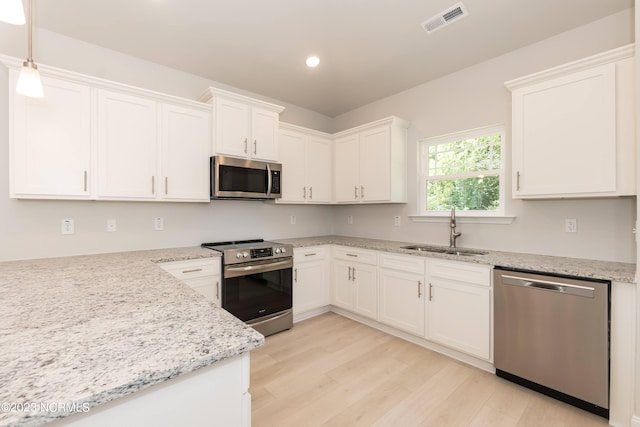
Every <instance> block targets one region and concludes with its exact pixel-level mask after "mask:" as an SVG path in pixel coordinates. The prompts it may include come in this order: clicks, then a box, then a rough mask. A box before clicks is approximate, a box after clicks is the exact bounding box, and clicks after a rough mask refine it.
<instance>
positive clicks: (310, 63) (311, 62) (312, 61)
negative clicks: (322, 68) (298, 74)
mask: <svg viewBox="0 0 640 427" xmlns="http://www.w3.org/2000/svg"><path fill="white" fill-rule="evenodd" d="M319 63H320V58H318V57H317V56H310V57H308V58H307V67H311V68H313V67H317V66H318V64H319Z"/></svg>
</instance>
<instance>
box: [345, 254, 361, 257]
mask: <svg viewBox="0 0 640 427" xmlns="http://www.w3.org/2000/svg"><path fill="white" fill-rule="evenodd" d="M346 255H347V256H352V257H354V258H358V255H357V254H346Z"/></svg>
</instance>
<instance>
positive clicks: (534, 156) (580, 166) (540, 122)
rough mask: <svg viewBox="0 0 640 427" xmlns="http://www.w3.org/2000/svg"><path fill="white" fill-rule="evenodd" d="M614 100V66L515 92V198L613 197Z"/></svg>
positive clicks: (614, 152) (580, 73)
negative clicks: (610, 193)
mask: <svg viewBox="0 0 640 427" xmlns="http://www.w3.org/2000/svg"><path fill="white" fill-rule="evenodd" d="M615 96H616V80H615V64H607V65H603V66H600V67H596V68H593V69H591V70H587V71H582V72H578V73H574V74H571V75H569V76H563V77H559V78H555V79H551V80H548V81H545V82H542V83H538V84H533V85H530V86H527V87H524V88H520V89H516V90H514V92H513V180H514V182H513V188H514V192H513V193H514V196H515V197H526V196H533V197H544V196H551V197H553V196H555V197H558V196H563V195H579V194H581V193H607V192H615V191H616V98H615Z"/></svg>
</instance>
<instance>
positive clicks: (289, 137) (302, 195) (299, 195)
mask: <svg viewBox="0 0 640 427" xmlns="http://www.w3.org/2000/svg"><path fill="white" fill-rule="evenodd" d="M279 144H280V162H281V163H282V198H281V199H279V200H278V202H304V201H305V200H306V197H307V196H308V194H307V191H308V189H307V183H306V176H307V171H306V170H305V161H304V159H305V135H304V134H302V133H300V132H294V131H291V130H281V131H280V141H279Z"/></svg>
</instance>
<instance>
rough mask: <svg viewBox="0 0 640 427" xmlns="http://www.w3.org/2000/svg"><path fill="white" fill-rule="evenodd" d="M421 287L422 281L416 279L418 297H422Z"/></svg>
mask: <svg viewBox="0 0 640 427" xmlns="http://www.w3.org/2000/svg"><path fill="white" fill-rule="evenodd" d="M421 287H422V282H421V281H420V280H418V299H420V298H422V292H420V288H421Z"/></svg>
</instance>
